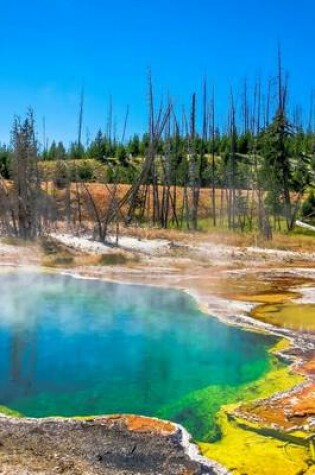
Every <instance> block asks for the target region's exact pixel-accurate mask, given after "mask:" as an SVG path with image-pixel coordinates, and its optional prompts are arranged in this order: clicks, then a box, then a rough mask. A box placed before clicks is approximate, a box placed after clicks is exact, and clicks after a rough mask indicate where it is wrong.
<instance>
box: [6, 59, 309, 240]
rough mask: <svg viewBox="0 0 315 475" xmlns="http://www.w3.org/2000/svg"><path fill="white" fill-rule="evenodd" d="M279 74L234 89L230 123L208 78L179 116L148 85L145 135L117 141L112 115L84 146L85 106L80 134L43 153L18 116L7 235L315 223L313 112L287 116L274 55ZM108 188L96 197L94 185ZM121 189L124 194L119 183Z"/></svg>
mask: <svg viewBox="0 0 315 475" xmlns="http://www.w3.org/2000/svg"><path fill="white" fill-rule="evenodd" d="M278 63H279V64H278V71H277V76H276V78H274V79H271V80H270V81H269V82H268V84H267V86H266V87H263V86H262V84H261V83H260V81H257V83H256V84H255V85H254V87H253V88H251V89H250V88H249V87H248V85H247V83H246V82H244V87H243V90H242V92H241V94H239V95H238V96H237V97H236V96H235V95H234V94H233V92H230V95H229V101H228V102H229V107H228V110H227V113H226V121H225V126H224V127H222V124H219V121H218V120H217V104H216V98H215V94H214V92H213V91H209V88H208V85H207V83H206V81H204V83H203V90H202V93H201V94H200V96H199V97H197V95H196V94H195V93H194V94H192V96H191V98H190V105H189V108H188V109H186V110H185V109H183V110H182V111H181V112H180V114H179V113H178V111H176V110H175V108H174V106H173V104H172V100H171V99H169V100H167V101H166V102H164V103H162V102H161V103H160V104H159V105H158V106H157V105H156V101H155V97H154V90H153V86H152V81H151V78H150V77H149V81H148V82H149V84H148V111H149V112H148V127H147V131H146V132H145V133H144V134H143V135H142V136H140V135H134V136H133V137H131V138H130V139H128V140H126V139H125V132H126V124H127V117H128V114H126V118H125V122H124V123H125V125H124V132H123V134H122V137H121V138H120V139H118V138H117V137H116V134H113V133H112V130H113V129H114V127H113V119H112V117H111V113H110V114H109V117H108V126H107V128H106V131H102V130H99V131H98V133H97V135H96V137H95V138H94V139H93V140H92V141H91V142H90V143H88V144H85V145H83V143H82V123H83V113H84V98H83V96H82V97H81V101H80V109H79V124H78V137H77V139H76V140H75V141H74V142H73V143H72V144H71V145H70V147H69V148H68V149H66V147H65V146H64V144H63V143H62V142H55V141H53V142H52V143H51V145H50V146H48V145H47V144H45V145H44V146H42V147H39V143H38V140H37V135H36V127H35V121H34V117H33V113H32V111H29V112H28V114H27V116H26V118H25V119H23V120H21V119H19V118H16V119H15V121H14V124H13V128H12V143H11V144H10V145H9V146H4V145H3V146H1V148H0V224H1V233H2V234H12V235H16V236H20V237H22V238H24V239H32V238H35V237H36V236H38V235H40V234H42V233H47V232H49V231H50V230H51V229H56V228H58V227H60V226H61V227H62V228H63V229H64V228H65V227H66V228H67V229H71V231H72V232H77V231H80V232H81V231H82V230H87V229H88V230H91V229H93V231H94V235H95V237H96V238H98V239H99V240H101V241H105V240H106V237H107V235H108V232H109V231H111V232H112V230H113V229H114V230H115V232H116V233H118V230H119V225H120V224H121V223H123V224H124V225H126V226H128V225H132V224H135V223H136V224H137V225H143V226H158V227H162V228H168V227H176V228H180V229H193V230H197V229H199V228H200V226H201V225H202V227H205V223H206V225H208V226H219V227H227V228H229V229H234V230H241V231H252V230H257V232H259V233H260V234H261V235H262V236H263V237H264V238H265V239H271V238H272V234H273V231H274V230H287V231H291V230H293V229H294V226H295V222H296V219H297V218H298V217H301V216H303V218H304V219H306V220H309V221H311V220H312V217H313V216H315V198H314V194H313V191H312V189H313V185H314V172H315V130H314V123H315V113H314V110H315V107H314V106H315V105H314V104H313V100H312V99H311V100H310V105H309V111H308V119H307V120H305V119H302V112H301V110H300V109H299V108H298V107H296V108H293V109H292V107H291V108H289V107H288V103H289V101H288V84H287V80H286V78H285V77H284V75H283V73H282V66H281V58H280V56H279V62H278ZM95 183H97V184H99V185H102V188H101V190H102V191H101V192H100V189H98V191H97V193H96V192H95V187H93V184H95ZM123 185H124V186H123Z"/></svg>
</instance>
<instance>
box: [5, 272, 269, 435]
mask: <svg viewBox="0 0 315 475" xmlns="http://www.w3.org/2000/svg"><path fill="white" fill-rule="evenodd" d="M0 288H1V289H2V298H1V305H0V350H1V359H0V404H1V405H5V406H8V407H10V408H12V409H15V410H17V411H19V412H21V413H22V414H24V415H27V416H34V417H43V416H49V415H63V416H74V415H92V414H93V415H96V414H107V413H121V412H123V413H137V414H143V415H151V416H155V415H157V416H161V415H163V416H164V417H168V416H169V417H171V418H172V419H174V420H177V421H179V422H185V423H186V424H188V426H189V425H191V427H190V428H192V430H193V431H194V432H195V436H196V437H197V436H200V437H201V435H202V434H203V435H204V434H205V429H204V428H203V425H204V424H203V416H204V415H206V414H205V413H206V412H207V411H209V414H210V413H211V414H212V412H213V408H212V409H211V407H210V406H211V397H212V396H211V394H216V395H217V397H216V398H214V399H215V400H213V404H216V405H218V404H223V403H224V402H225V401H226V400H229V398H230V396H231V393H232V394H233V393H235V392H237V390H238V388H239V387H240V386H242V385H244V384H245V383H248V382H250V381H254V380H256V379H258V378H260V377H261V376H263V375H264V374H265V373H266V372H267V371H268V369H269V367H270V358H269V356H268V354H267V350H268V349H269V348H271V347H272V345H273V344H274V342H275V340H274V339H273V338H271V337H266V336H262V335H257V334H254V333H249V332H245V331H242V330H239V329H236V328H232V327H229V326H227V325H224V324H222V323H220V322H219V321H217V320H216V319H214V318H211V317H209V316H206V315H204V314H203V313H201V312H200V311H199V310H198V308H197V307H196V305H195V302H194V301H193V300H192V299H191V298H190V297H189V296H187V295H186V294H184V293H182V292H179V291H174V290H164V289H160V288H155V287H145V286H129V285H120V284H119V285H118V284H112V283H104V282H101V281H95V280H81V279H75V278H73V277H70V276H61V275H54V274H41V273H17V272H15V273H8V274H2V275H0ZM204 392H205V393H207V397H206V399H204V400H202V397H201V395H202V394H203V393H204ZM194 395H195V396H196V397H194ZM209 395H210V396H211V397H210V396H209ZM198 397H199V398H200V404H199V405H198V404H197V409H196V401H197V402H198ZM196 398H197V399H196ZM217 399H218V400H219V403H218V400H217ZM205 400H206V401H207V405H208V406H206V407H204V406H205V404H203V402H204V401H205ZM215 407H216V406H215ZM200 408H201V409H200ZM211 411H212V412H211ZM214 412H215V411H214ZM214 416H215V414H213V416H211V417H212V420H210V422H209V421H208V420H209V417H208V416H207V417H206V420H207V421H208V422H207V423H209V424H210V425H211V424H214ZM190 422H191V424H190ZM198 428H199V429H200V430H199V429H198ZM201 429H202V430H201ZM201 432H202V434H201Z"/></svg>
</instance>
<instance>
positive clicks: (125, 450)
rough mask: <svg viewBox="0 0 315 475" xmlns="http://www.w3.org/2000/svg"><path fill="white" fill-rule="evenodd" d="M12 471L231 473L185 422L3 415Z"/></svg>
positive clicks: (1, 446) (1, 442)
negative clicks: (208, 454) (203, 452)
mask: <svg viewBox="0 0 315 475" xmlns="http://www.w3.org/2000/svg"><path fill="white" fill-rule="evenodd" d="M0 473H1V474H6V475H35V474H36V475H38V474H49V475H57V474H69V475H81V474H85V475H96V474H100V475H102V474H103V475H127V474H128V475H142V474H145V475H157V474H159V475H170V474H172V475H227V474H228V471H227V470H225V469H224V468H223V467H220V466H219V464H216V463H211V462H210V461H209V460H207V459H206V458H204V457H201V456H200V455H199V451H198V449H197V447H196V446H195V445H193V444H192V443H191V442H190V437H189V435H188V434H187V432H186V431H185V429H183V428H182V427H180V426H178V425H176V424H172V423H170V422H165V421H161V420H156V419H151V418H146V417H137V416H122V415H119V416H108V417H96V418H85V419H81V420H78V419H61V418H60V419H59V418H47V419H28V418H21V419H19V418H11V417H4V416H3V417H0Z"/></svg>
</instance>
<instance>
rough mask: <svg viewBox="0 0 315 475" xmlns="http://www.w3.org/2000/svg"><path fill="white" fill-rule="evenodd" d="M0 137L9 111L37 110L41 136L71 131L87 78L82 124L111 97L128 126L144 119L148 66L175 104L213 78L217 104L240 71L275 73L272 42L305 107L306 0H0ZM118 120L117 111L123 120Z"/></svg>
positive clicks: (100, 118) (309, 59) (67, 136)
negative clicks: (127, 116)
mask: <svg viewBox="0 0 315 475" xmlns="http://www.w3.org/2000/svg"><path fill="white" fill-rule="evenodd" d="M0 18H1V41H0V140H2V141H3V140H5V141H7V140H8V137H9V130H10V126H11V123H12V119H13V116H14V114H19V115H23V114H24V112H25V111H26V109H27V107H29V106H32V107H33V108H34V111H35V115H36V119H37V123H38V132H39V139H41V137H42V131H41V128H42V117H43V116H44V115H45V117H46V128H47V135H48V136H49V137H50V138H51V139H52V138H56V139H62V140H64V141H65V142H66V143H68V142H69V141H70V140H71V139H75V137H76V130H77V115H78V103H79V94H80V88H81V85H82V83H84V86H85V115H84V133H85V131H86V129H88V130H89V133H90V135H91V137H93V136H94V135H95V133H96V131H97V129H98V128H99V127H104V126H105V123H106V111H107V107H108V102H109V97H110V96H112V101H113V107H114V114H115V115H116V116H117V120H118V130H119V123H121V122H122V117H123V116H124V113H125V110H126V106H127V105H129V106H130V118H129V125H128V131H127V134H128V135H130V134H131V133H133V132H134V131H135V130H140V131H142V130H143V129H144V127H145V125H146V83H147V78H146V74H147V70H148V67H150V68H151V70H152V74H153V79H154V84H155V86H156V90H157V92H158V93H159V94H170V95H172V96H173V97H174V101H175V103H176V104H177V105H178V106H180V105H181V104H182V103H185V102H187V98H188V97H189V95H190V94H191V93H192V92H193V91H200V89H201V82H202V78H203V76H204V75H206V76H207V78H208V81H209V84H211V85H212V84H213V85H215V88H216V92H217V99H218V103H219V110H221V111H223V110H224V108H225V106H226V101H227V97H228V94H229V89H230V87H231V86H233V87H234V88H235V89H236V90H237V89H238V88H240V87H241V84H242V81H243V80H244V77H245V76H247V77H248V79H249V80H251V79H253V80H254V79H255V78H256V77H257V76H258V75H261V76H262V77H268V76H269V75H271V74H274V71H275V63H276V54H277V44H278V43H279V42H280V43H281V45H282V50H283V61H284V65H285V68H286V69H287V70H288V71H289V75H290V86H291V95H292V98H293V99H296V100H298V101H299V102H300V103H302V104H303V105H304V106H306V104H307V102H308V99H309V95H310V91H311V90H312V89H313V88H314V87H315V60H314V46H315V40H314V32H313V30H314V24H315V4H314V2H313V1H312V0H300V1H299V2H298V1H294V0H273V1H271V0H261V1H249V0H238V1H234V0H220V1H211V0H194V1H188V0H181V1H180V0H169V1H167V0H159V1H158V0H156V1H150V0H147V1H144V0H114V1H107V0H103V1H101V0H29V1H28V2H26V1H24V0H23V1H22V0H15V1H13V0H11V1H10V2H9V1H7V0H0ZM119 119H120V120H119Z"/></svg>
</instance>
